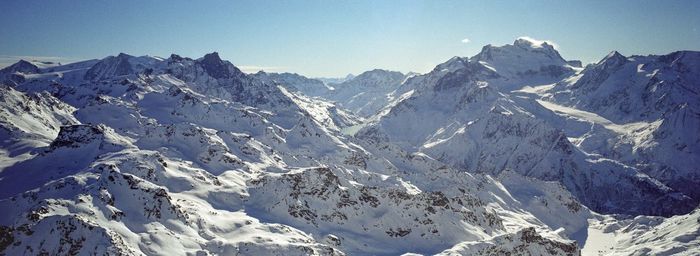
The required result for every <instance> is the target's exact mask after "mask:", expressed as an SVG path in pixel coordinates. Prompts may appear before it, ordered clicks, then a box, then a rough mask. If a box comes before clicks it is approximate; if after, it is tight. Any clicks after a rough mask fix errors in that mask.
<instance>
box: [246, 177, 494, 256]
mask: <svg viewBox="0 0 700 256" xmlns="http://www.w3.org/2000/svg"><path fill="white" fill-rule="evenodd" d="M334 171H335V172H338V171H339V170H331V169H329V168H313V169H305V170H299V171H295V172H293V173H287V174H282V175H265V176H263V177H261V178H259V179H256V180H253V181H251V185H252V187H251V189H250V193H251V197H250V199H249V200H250V201H251V202H253V203H254V204H253V206H251V207H250V208H251V209H255V210H256V211H260V212H269V214H270V216H269V217H268V218H270V219H274V220H280V221H283V222H284V221H286V222H289V223H294V224H296V225H297V226H302V227H303V229H304V230H307V231H308V232H312V233H316V232H317V231H316V230H337V231H336V232H334V233H332V235H333V236H334V237H336V238H337V239H339V241H342V242H341V244H340V245H338V247H337V248H340V249H341V250H343V251H346V252H355V253H359V252H361V251H365V252H373V253H380V254H386V253H397V252H400V251H399V250H404V251H421V250H424V249H422V248H434V247H445V246H446V245H448V244H454V243H456V242H457V241H460V240H464V239H474V238H476V237H483V236H489V235H490V234H494V233H499V232H502V230H503V229H504V227H503V224H502V220H501V219H500V218H499V217H498V215H497V214H495V213H494V212H492V211H490V210H488V209H486V207H485V203H484V202H483V201H481V200H480V199H479V198H477V197H476V196H474V195H470V194H467V193H462V194H461V195H458V196H446V195H445V194H444V193H442V192H439V191H434V192H423V193H417V194H415V193H413V192H410V191H407V190H405V189H401V188H400V187H399V188H391V187H389V188H381V187H376V186H358V185H353V184H352V183H351V182H350V181H348V180H346V178H345V177H340V176H337V175H336V174H335V173H334ZM357 178H360V179H362V177H357ZM357 178H356V179H357ZM259 202H265V203H264V204H263V205H265V208H263V209H260V208H257V207H259V206H257V205H259V204H257V203H259ZM367 216H375V217H374V219H372V220H367V219H366V217H367ZM290 217H291V219H290ZM438 220H440V221H438ZM445 220H451V221H445ZM448 223H454V224H448ZM477 226H478V227H480V228H481V229H482V232H483V233H481V232H480V233H473V232H467V230H469V229H471V228H469V227H477ZM358 234H359V235H361V236H362V237H363V238H362V239H361V241H352V240H353V238H352V237H355V236H357V235H358ZM392 238H395V239H392ZM399 238H400V239H399ZM387 239H392V240H395V242H394V243H395V244H392V245H391V246H388V245H385V244H383V242H380V241H384V240H387ZM342 243H346V245H343V244H342ZM358 243H362V244H364V246H359V245H358ZM358 246H359V247H358ZM434 252H435V251H433V253H434Z"/></svg>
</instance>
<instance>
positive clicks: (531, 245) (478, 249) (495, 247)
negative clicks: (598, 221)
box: [438, 228, 581, 256]
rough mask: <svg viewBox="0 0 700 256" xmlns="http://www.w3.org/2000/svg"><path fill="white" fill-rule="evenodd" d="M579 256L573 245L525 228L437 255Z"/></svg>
mask: <svg viewBox="0 0 700 256" xmlns="http://www.w3.org/2000/svg"><path fill="white" fill-rule="evenodd" d="M455 254H459V255H532V256H534V255H567V256H575V255H581V252H580V250H579V249H578V247H577V246H576V244H575V243H563V242H559V241H553V240H549V239H547V238H544V237H542V236H540V235H539V234H537V232H536V231H535V229H534V228H525V229H523V230H521V231H519V232H518V233H516V234H513V235H504V236H501V237H496V238H494V240H492V241H488V242H481V243H469V244H459V245H457V246H455V247H454V248H452V249H450V250H446V251H444V252H442V253H440V254H438V255H455Z"/></svg>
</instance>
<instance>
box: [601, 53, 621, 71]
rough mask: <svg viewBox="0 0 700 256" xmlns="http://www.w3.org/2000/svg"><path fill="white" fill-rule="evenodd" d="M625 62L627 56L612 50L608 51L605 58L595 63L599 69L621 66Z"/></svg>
mask: <svg viewBox="0 0 700 256" xmlns="http://www.w3.org/2000/svg"><path fill="white" fill-rule="evenodd" d="M626 62H627V57H625V56H624V55H622V54H620V53H619V52H618V51H612V52H610V53H609V54H608V55H607V56H605V58H603V59H602V60H600V61H599V62H598V64H596V66H597V67H599V68H601V69H609V68H614V67H618V66H621V65H623V64H625V63H626Z"/></svg>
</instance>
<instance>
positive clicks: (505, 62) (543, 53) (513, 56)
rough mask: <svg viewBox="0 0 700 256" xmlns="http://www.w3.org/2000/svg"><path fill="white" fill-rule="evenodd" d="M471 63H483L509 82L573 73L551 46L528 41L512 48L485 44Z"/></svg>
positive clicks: (518, 40)
mask: <svg viewBox="0 0 700 256" xmlns="http://www.w3.org/2000/svg"><path fill="white" fill-rule="evenodd" d="M470 60H471V61H474V62H480V63H483V64H484V65H487V66H489V67H491V68H493V69H494V70H495V71H496V72H498V73H499V74H500V75H503V76H505V77H509V78H511V79H512V78H527V77H537V76H540V77H561V76H562V75H564V74H569V73H572V72H573V68H572V67H571V66H570V65H569V64H568V63H567V61H566V60H564V58H562V57H561V55H559V52H558V51H557V50H556V49H554V46H552V45H551V44H549V43H547V42H540V41H536V40H533V39H529V38H518V39H517V40H515V42H513V44H512V45H511V44H507V45H503V46H492V45H486V46H484V47H483V48H482V50H481V52H479V54H477V55H475V56H473V57H471V59H470Z"/></svg>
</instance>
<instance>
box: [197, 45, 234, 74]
mask: <svg viewBox="0 0 700 256" xmlns="http://www.w3.org/2000/svg"><path fill="white" fill-rule="evenodd" d="M197 62H198V63H199V64H200V65H202V68H204V71H206V72H207V74H208V75H209V76H211V77H213V78H216V79H221V78H235V77H241V76H245V74H243V72H241V71H240V70H239V69H238V68H236V67H235V66H233V65H232V64H231V63H230V62H228V61H224V60H222V59H221V58H220V57H219V53H217V52H212V53H209V54H206V55H204V57H202V58H200V59H198V60H197Z"/></svg>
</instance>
